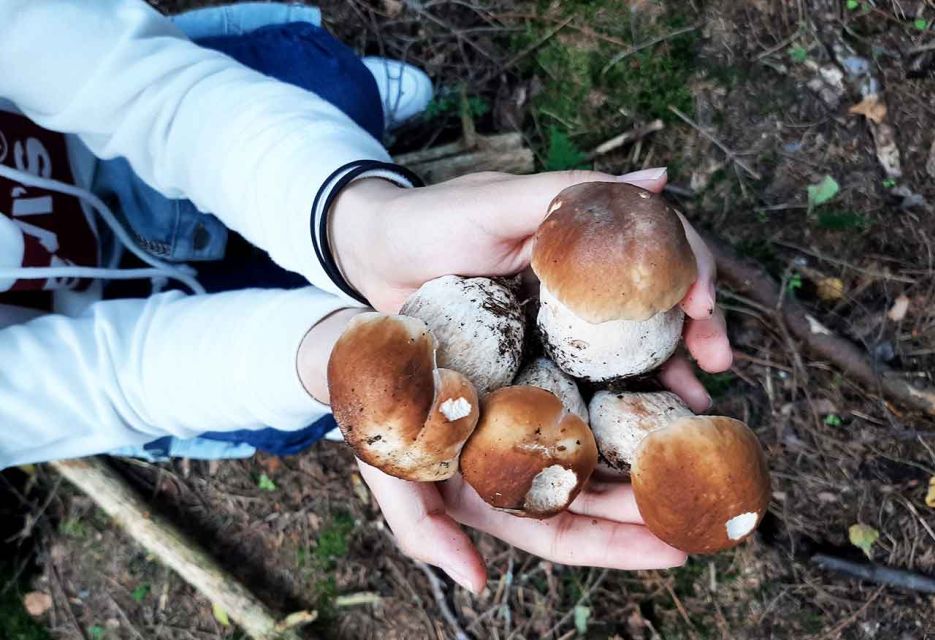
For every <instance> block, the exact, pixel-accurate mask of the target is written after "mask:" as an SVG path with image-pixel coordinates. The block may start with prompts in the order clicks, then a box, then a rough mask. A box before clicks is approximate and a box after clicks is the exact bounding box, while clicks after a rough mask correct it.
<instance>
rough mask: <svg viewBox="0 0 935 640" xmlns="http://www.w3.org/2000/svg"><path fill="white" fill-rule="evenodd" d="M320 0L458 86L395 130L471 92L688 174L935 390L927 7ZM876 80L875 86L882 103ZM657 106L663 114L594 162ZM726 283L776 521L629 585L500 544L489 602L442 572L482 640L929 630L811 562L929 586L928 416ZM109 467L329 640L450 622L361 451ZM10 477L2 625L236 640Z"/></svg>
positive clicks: (707, 203)
mask: <svg viewBox="0 0 935 640" xmlns="http://www.w3.org/2000/svg"><path fill="white" fill-rule="evenodd" d="M154 4H156V5H157V6H158V7H159V8H160V9H162V10H165V11H167V12H172V11H176V10H179V9H180V8H183V7H189V6H195V5H200V4H204V3H202V2H192V1H191V0H186V1H180V0H160V1H158V2H154ZM319 4H320V6H322V8H323V9H324V14H325V21H326V26H327V27H328V28H329V29H330V30H331V31H332V32H334V33H335V34H336V35H338V36H340V37H341V38H342V39H344V40H345V41H346V42H347V43H348V44H350V45H351V46H353V47H355V48H356V49H358V50H360V51H361V52H366V53H368V54H382V55H387V56H390V57H396V58H403V59H406V60H409V61H412V62H415V63H417V64H419V65H420V66H422V67H423V68H425V69H426V70H427V71H428V72H429V74H430V75H431V76H432V78H433V79H434V80H435V82H436V84H437V87H438V89H439V93H438V96H437V97H436V100H435V101H434V102H433V104H432V107H431V109H430V110H429V112H428V114H427V115H426V117H425V118H423V119H422V120H420V121H419V122H418V123H416V124H414V125H412V126H409V127H407V128H406V130H405V131H402V132H400V133H398V134H397V135H396V136H395V140H393V141H391V144H392V145H393V148H394V149H395V150H399V151H409V150H413V149H418V148H422V147H425V146H429V145H432V144H438V143H441V142H446V141H451V140H453V139H456V138H457V136H458V135H459V131H460V118H459V109H460V105H462V104H464V102H463V100H462V98H461V96H462V95H464V96H467V104H468V105H469V107H470V111H471V112H472V114H473V116H474V118H475V121H476V126H477V128H478V130H479V131H480V132H482V133H489V132H504V131H514V130H518V131H521V132H522V133H523V135H524V136H525V139H526V141H527V143H528V144H529V146H530V147H531V148H532V149H533V150H534V151H535V153H536V159H537V167H538V168H540V169H567V168H576V167H594V168H597V169H600V170H604V171H608V172H615V173H623V172H626V171H631V170H635V169H640V168H645V167H655V166H663V165H665V166H668V168H669V176H670V184H671V185H672V188H671V189H670V190H669V195H670V197H671V198H672V200H673V201H674V202H676V203H677V204H678V205H679V206H680V207H681V209H682V210H684V211H685V212H686V214H687V215H688V216H689V218H690V219H691V220H692V221H693V222H694V223H696V224H697V225H698V226H699V227H702V228H705V229H707V230H709V231H711V232H713V233H715V234H717V235H718V236H719V237H721V238H722V239H724V240H726V241H727V242H729V243H730V244H732V245H733V247H734V248H735V249H736V250H737V251H738V252H740V253H741V254H743V255H745V256H747V257H750V258H753V259H755V260H757V261H758V262H759V263H760V264H761V265H763V267H765V268H766V269H767V270H768V271H769V273H771V274H772V275H773V276H774V277H775V278H776V280H777V281H779V282H781V283H782V287H783V290H784V291H785V292H786V294H787V295H788V296H793V297H795V298H796V299H798V301H799V302H801V303H802V304H804V305H805V306H806V307H807V308H808V310H809V312H810V313H811V314H812V315H813V316H814V318H816V319H818V320H819V321H820V322H821V323H822V324H823V325H824V326H826V327H829V328H830V329H831V330H833V331H835V332H836V333H837V334H839V335H841V336H844V337H846V338H847V339H848V340H850V341H852V342H854V343H855V344H857V345H860V346H861V347H862V348H863V349H865V350H866V351H867V353H869V354H870V356H871V358H872V359H873V361H874V362H875V363H878V364H881V365H882V364H885V365H888V366H890V367H892V368H895V369H898V370H900V371H902V372H903V373H904V374H905V375H907V376H910V377H913V378H914V379H916V380H918V381H919V382H924V383H928V384H931V383H932V382H933V378H935V6H933V5H932V4H931V3H925V2H920V1H916V0H848V1H845V0H840V1H831V0H776V1H768V0H752V1H750V2H736V1H734V0H707V1H703V0H694V1H690V2H688V1H686V2H675V1H674V0H673V1H669V2H654V1H652V0H631V1H630V2H624V1H622V0H591V1H586V0H567V1H565V2H557V1H556V2H547V1H545V0H541V1H536V0H323V1H322V2H321V3H319ZM868 82H874V83H876V87H877V91H876V94H877V96H878V97H877V99H876V100H873V99H864V96H862V94H861V91H860V86H861V84H866V83H868ZM655 119H660V120H661V121H662V122H663V124H664V128H662V129H661V130H659V131H657V132H655V133H652V134H651V135H648V136H645V137H643V138H641V139H640V140H639V141H637V142H634V143H632V144H627V145H625V146H623V147H621V148H618V149H616V150H614V151H612V152H610V153H606V154H598V155H595V154H593V153H590V152H591V151H592V150H594V149H595V148H596V147H597V146H598V145H599V144H600V143H602V142H604V141H606V140H608V139H610V138H612V137H614V136H616V135H618V134H620V133H622V132H625V131H629V130H632V129H634V128H637V127H640V126H643V125H645V124H647V123H649V122H651V121H653V120H655ZM719 295H720V300H721V302H722V304H723V306H724V308H725V310H726V311H727V315H728V322H729V325H730V333H731V338H732V341H733V344H734V347H735V349H736V351H737V357H736V359H735V365H734V367H733V368H732V370H731V371H730V372H728V373H724V374H719V375H714V376H705V377H704V380H705V382H706V384H707V386H708V388H709V390H710V391H711V392H712V394H713V395H714V396H715V401H716V404H715V407H714V409H713V411H715V412H717V413H719V414H723V415H731V416H736V417H738V418H741V419H743V420H745V421H746V422H747V423H748V424H750V425H751V426H752V427H753V428H754V430H755V431H756V433H757V434H758V436H759V437H760V439H761V441H762V443H763V445H764V447H765V449H766V451H767V454H768V457H769V465H770V469H771V472H772V479H773V500H772V502H771V504H770V511H769V515H768V517H767V519H766V520H765V521H764V523H763V525H762V527H761V528H760V530H759V532H758V533H757V535H756V536H755V537H754V538H753V539H752V540H751V541H750V542H749V543H748V544H744V545H742V546H741V547H739V548H737V549H735V550H733V551H730V552H726V553H721V554H718V555H716V556H711V557H697V558H692V559H691V560H690V561H689V562H688V564H686V565H685V566H684V567H682V568H680V569H677V570H673V571H666V572H656V571H649V572H635V573H624V572H613V571H605V570H600V569H579V568H568V567H562V566H557V565H553V564H550V563H547V562H543V561H540V560H539V559H537V558H535V557H532V556H529V555H527V554H525V553H523V552H520V551H516V550H514V549H512V548H510V547H508V546H506V545H504V544H502V543H500V542H499V541H497V540H495V539H492V538H490V537H488V536H485V535H477V536H476V539H477V542H478V545H479V547H480V549H481V551H482V553H483V554H484V556H485V558H487V560H488V562H489V567H490V580H489V583H488V588H487V590H485V591H484V592H483V594H481V595H480V596H472V595H471V594H469V593H467V592H466V591H464V590H462V589H461V588H459V587H456V586H455V585H453V584H452V583H447V584H446V585H445V588H446V591H445V592H444V594H443V595H444V604H445V605H446V606H447V607H448V608H450V610H451V611H452V612H453V614H454V618H455V620H456V622H457V624H458V625H459V626H460V627H461V628H462V629H463V630H464V631H465V632H466V633H467V634H468V635H469V636H470V637H474V638H480V639H487V638H500V639H506V638H539V637H542V638H571V637H575V636H576V635H578V636H580V637H589V638H621V639H631V638H632V639H634V640H639V639H646V640H648V639H651V638H665V639H667V640H668V639H670V638H673V639H674V638H686V639H691V640H695V639H700V638H722V639H743V638H753V639H759V638H764V639H765V638H782V639H786V638H788V639H801V638H822V639H833V638H853V639H858V638H860V639H863V638H867V639H870V638H876V639H880V640H910V639H911V640H916V639H920V638H928V637H932V638H935V598H933V596H932V595H925V594H922V593H918V592H914V591H911V590H905V589H899V588H893V587H884V586H881V585H878V584H874V583H869V582H861V581H859V580H856V579H853V578H849V577H846V576H841V575H837V574H834V573H829V572H828V571H826V570H824V569H821V568H819V567H818V566H816V564H815V563H814V562H813V557H814V554H816V553H819V552H820V553H826V554H831V555H835V556H838V557H841V558H844V559H847V560H852V561H857V562H866V561H868V558H867V557H866V556H869V557H870V560H872V561H873V562H876V563H879V564H881V565H885V566H887V567H891V568H896V569H903V570H907V571H912V572H917V573H920V574H923V575H928V576H935V506H931V505H927V503H926V493H927V490H928V487H929V482H930V479H932V478H933V477H935V423H933V420H932V419H931V418H930V417H929V418H926V417H923V416H920V415H917V414H914V413H912V412H910V411H908V410H906V409H905V408H904V407H902V406H899V405H898V404H896V403H891V402H886V401H884V400H882V399H881V397H880V396H879V395H878V394H877V392H876V390H875V389H872V388H866V387H864V386H862V385H860V384H857V383H856V382H855V381H854V380H851V379H849V378H848V376H846V375H844V374H843V373H842V372H841V371H840V370H838V369H837V368H836V367H835V366H833V365H832V364H830V363H829V362H827V361H824V360H820V359H816V358H815V356H814V355H813V354H812V353H809V352H808V351H806V350H804V349H803V348H802V347H801V345H799V344H798V343H797V342H796V341H795V340H794V339H792V338H791V337H790V335H789V333H788V331H787V330H786V329H785V327H784V326H783V325H782V323H780V322H778V321H777V320H776V316H775V314H773V313H771V310H770V309H765V308H763V306H762V305H759V304H757V303H754V302H753V301H751V300H749V299H747V298H745V297H743V296H740V295H737V294H735V293H733V292H731V291H730V290H729V289H727V288H724V289H721V290H720V291H719ZM115 464H117V465H118V468H119V469H120V470H121V471H122V472H123V473H124V474H125V475H126V476H127V478H128V479H130V480H131V481H132V482H133V484H134V485H135V486H137V487H138V488H139V489H140V490H141V491H143V492H144V495H145V496H146V497H147V498H149V499H150V500H151V501H152V505H153V509H156V510H159V511H162V512H164V513H166V514H167V515H168V516H170V517H171V518H172V519H173V520H175V521H176V522H177V523H179V524H180V525H181V526H183V527H184V528H185V529H186V530H187V531H189V532H190V533H192V535H193V536H195V537H196V538H197V539H198V540H200V541H201V542H202V543H204V545H205V546H206V547H207V548H208V549H209V550H210V551H211V552H212V553H214V554H215V555H216V556H217V557H218V558H219V559H220V561H221V562H222V564H224V565H225V566H226V567H228V568H229V569H230V570H231V571H232V572H233V573H234V574H236V575H237V576H239V577H240V578H242V579H243V580H244V581H245V582H246V583H247V584H248V585H250V587H251V588H252V589H253V590H254V591H255V592H256V593H257V594H258V595H259V596H260V597H261V598H262V599H263V600H264V601H265V602H266V603H267V604H269V605H270V606H271V607H273V608H274V609H276V610H277V611H280V612H283V613H288V612H290V611H294V610H299V609H314V610H316V611H318V613H319V620H318V622H316V623H314V624H313V625H312V626H310V627H309V628H308V633H309V636H310V637H325V638H354V639H358V638H377V637H379V638H381V639H383V640H391V639H395V638H400V639H412V638H448V637H454V633H455V632H454V630H453V627H452V625H451V624H449V623H448V622H446V621H445V618H444V617H443V616H442V615H441V612H440V609H439V601H438V600H437V599H436V597H435V596H434V595H433V592H432V589H431V588H430V584H429V582H428V580H427V579H426V576H425V574H424V573H423V572H422V571H421V570H420V569H419V568H418V567H416V566H415V565H414V564H413V563H411V562H410V561H409V560H408V559H407V558H406V557H404V556H403V555H401V554H400V553H399V551H398V550H397V549H396V548H395V546H394V544H393V542H392V539H391V537H390V535H389V532H388V530H387V529H386V527H385V525H384V523H383V520H382V518H381V516H380V512H379V509H378V507H377V505H376V504H375V503H374V501H373V499H372V498H371V496H370V494H369V493H368V491H367V489H366V487H365V485H364V484H363V483H362V482H361V480H360V477H359V476H358V475H357V474H356V470H355V466H354V465H353V464H352V456H351V455H350V453H349V452H348V450H347V449H346V448H345V447H344V446H343V445H341V444H335V443H330V442H325V443H321V444H319V445H317V446H315V447H313V448H312V449H311V450H310V451H308V452H307V453H305V454H303V455H300V456H295V457H290V458H285V459H275V458H271V457H268V456H257V457H256V458H255V459H251V460H246V461H233V462H223V463H220V464H210V465H209V464H207V463H200V462H190V463H189V462H185V461H179V462H175V463H172V464H165V465H151V464H145V463H140V462H133V461H119V462H116V463H115ZM3 477H4V479H5V480H6V484H7V488H8V489H10V490H12V489H14V488H15V495H16V496H18V497H19V499H20V503H19V504H18V506H16V507H15V508H14V509H13V510H12V511H11V512H7V513H5V514H4V516H3V518H2V520H3V527H2V528H4V529H9V542H10V545H11V546H12V547H13V552H11V553H10V554H8V556H9V557H10V558H11V560H10V561H9V562H8V563H7V565H6V569H5V571H6V574H7V575H6V576H5V577H4V576H0V589H3V596H2V597H0V619H3V620H4V621H5V622H4V623H3V624H2V627H3V629H2V630H0V637H3V638H7V637H10V638H14V639H16V640H20V639H22V640H32V639H37V638H44V637H48V635H51V637H54V638H61V639H63V640H64V639H68V640H72V639H82V640H100V639H103V638H121V639H124V638H126V639H131V638H132V639H134V640H140V639H141V638H146V639H149V638H157V639H198V640H203V639H213V638H235V637H238V633H239V632H238V631H237V630H236V629H235V628H234V627H231V626H226V625H224V624H223V623H222V622H221V621H219V620H218V617H217V616H215V615H213V612H212V605H211V603H210V602H208V601H207V600H205V599H203V598H202V597H201V596H199V595H198V594H197V593H195V592H194V591H193V590H192V589H191V588H190V587H188V586H186V585H185V584H184V583H183V582H182V581H181V580H180V579H179V578H178V577H177V576H175V575H174V574H172V573H171V572H170V571H169V570H168V569H166V568H164V567H163V566H162V565H160V564H159V563H157V562H155V561H154V559H153V558H151V557H148V556H147V554H146V553H145V552H144V551H143V550H142V549H141V548H139V547H138V546H136V545H135V544H134V543H132V542H131V541H130V540H128V539H127V537H126V536H125V535H123V534H122V533H121V532H120V531H119V530H118V529H116V528H115V527H114V526H113V525H112V524H111V523H110V522H109V521H108V519H107V517H106V516H104V515H103V514H102V513H101V512H100V511H99V510H98V509H96V507H95V506H94V504H93V503H92V502H91V500H90V499H89V498H87V497H85V496H82V495H79V494H77V493H76V492H75V491H73V490H72V489H71V488H69V487H68V486H67V485H66V484H64V483H62V482H60V481H59V480H58V479H57V478H56V476H55V474H54V473H53V472H52V471H51V470H47V469H45V468H44V467H42V466H39V467H37V468H35V469H32V468H30V469H27V470H25V471H11V472H7V473H6V474H4V476H3ZM932 504H933V505H935V501H932ZM13 511H15V512H16V516H15V517H14V515H13V513H12V512H13ZM855 524H859V525H863V526H864V527H865V529H864V530H865V531H870V530H871V529H872V531H874V532H876V533H877V534H878V537H877V538H875V539H874V538H873V534H872V533H871V534H870V539H873V540H874V541H873V543H872V544H871V545H870V546H868V547H867V549H866V555H865V552H864V551H862V550H861V549H858V548H857V547H856V546H854V544H852V540H851V536H850V535H849V531H850V528H851V527H852V525H855ZM0 533H2V532H0ZM5 537H6V536H5ZM14 552H15V553H14ZM13 574H16V577H18V580H13V579H12V578H11V577H10V576H11V575H13ZM33 591H34V592H42V593H47V594H49V595H51V602H50V603H48V604H50V605H51V606H49V607H45V611H44V613H43V614H42V615H41V616H40V621H41V625H40V624H35V623H33V622H31V621H30V620H29V619H28V617H27V616H26V615H25V614H24V613H22V612H21V611H20V610H19V602H20V600H21V598H22V597H23V596H24V594H25V593H27V592H33ZM349 596H350V597H349ZM221 618H223V616H221ZM7 620H9V622H6V621H7ZM46 629H48V631H46ZM4 634H6V635H4ZM47 634H48V635H47Z"/></svg>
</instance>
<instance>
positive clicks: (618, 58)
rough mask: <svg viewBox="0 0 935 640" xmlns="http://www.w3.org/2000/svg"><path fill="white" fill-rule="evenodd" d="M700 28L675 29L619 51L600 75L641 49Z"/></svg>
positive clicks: (692, 26)
mask: <svg viewBox="0 0 935 640" xmlns="http://www.w3.org/2000/svg"><path fill="white" fill-rule="evenodd" d="M700 26H701V25H700V24H693V25H689V26H687V27H682V28H681V29H676V30H675V31H671V32H669V33H666V34H663V35H661V36H659V37H658V38H653V39H652V40H647V41H646V42H643V43H641V44H638V45H636V46H633V47H630V48H629V49H627V50H625V51H621V52H620V53H618V54H617V55H615V56H614V57H613V58H611V59H610V61H609V62H608V63H607V64H605V65H604V68H603V69H601V75H604V74H605V73H607V72H608V71H610V70H611V69H612V68H613V66H614V65H616V64H618V63H619V62H620V61H621V60H624V59H626V58H629V57H630V56H632V55H633V54H634V53H639V52H640V51H642V50H643V49H649V48H650V47H655V46H656V45H657V44H661V43H663V42H665V41H666V40H671V39H672V38H677V37H678V36H681V35H684V34H686V33H690V32H692V31H695V30H696V29H698V28H699V27H700Z"/></svg>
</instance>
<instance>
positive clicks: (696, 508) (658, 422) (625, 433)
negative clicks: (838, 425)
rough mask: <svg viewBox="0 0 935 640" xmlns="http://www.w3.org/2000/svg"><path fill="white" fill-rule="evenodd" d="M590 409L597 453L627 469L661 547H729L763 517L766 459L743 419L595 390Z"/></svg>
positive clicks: (656, 396) (660, 396) (648, 396)
mask: <svg viewBox="0 0 935 640" xmlns="http://www.w3.org/2000/svg"><path fill="white" fill-rule="evenodd" d="M590 410H591V427H592V429H593V430H594V433H595V438H596V440H597V442H598V447H599V448H600V450H601V453H602V455H603V456H604V457H605V458H607V459H608V460H615V461H616V464H617V465H630V478H631V481H632V483H633V494H634V496H635V497H636V504H637V507H639V510H640V515H641V516H642V517H643V520H644V521H645V522H646V526H647V527H649V530H650V531H652V532H653V533H654V534H655V535H656V536H657V537H658V538H659V539H661V540H662V541H664V542H666V543H667V544H669V545H671V546H673V547H675V548H676V549H681V550H682V551H685V552H687V553H714V552H717V551H721V550H723V549H729V548H730V547H733V546H736V545H738V544H740V543H741V542H742V541H743V540H745V539H746V538H747V537H749V535H750V534H751V533H752V532H753V530H754V529H756V527H757V525H758V524H759V523H760V520H762V518H763V516H764V515H765V514H766V507H767V505H768V503H769V496H770V480H769V472H768V470H767V466H766V456H765V455H764V454H763V449H762V448H761V447H760V443H759V440H757V438H756V435H755V434H754V433H753V431H751V430H750V428H749V427H747V425H745V424H744V423H743V422H740V421H739V420H734V419H732V418H724V417H720V416H694V415H692V414H691V412H690V411H689V410H688V409H687V408H686V407H685V406H684V405H682V404H681V402H680V401H679V400H678V398H676V397H675V396H674V395H673V394H671V393H622V394H615V393H610V392H608V391H601V392H598V393H597V394H595V395H594V397H593V398H592V399H591V405H590Z"/></svg>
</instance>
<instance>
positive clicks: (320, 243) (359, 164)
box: [309, 160, 425, 304]
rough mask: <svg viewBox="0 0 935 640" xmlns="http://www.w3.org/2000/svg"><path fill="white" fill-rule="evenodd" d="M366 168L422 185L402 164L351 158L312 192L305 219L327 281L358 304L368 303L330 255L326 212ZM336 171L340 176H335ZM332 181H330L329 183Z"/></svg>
mask: <svg viewBox="0 0 935 640" xmlns="http://www.w3.org/2000/svg"><path fill="white" fill-rule="evenodd" d="M368 171H387V172H392V173H395V174H397V175H398V176H399V177H401V178H403V179H405V180H408V181H409V182H410V183H411V184H412V186H414V187H422V186H425V183H424V182H423V181H422V179H421V178H420V177H419V176H417V175H416V174H415V173H413V172H412V171H410V170H409V169H407V168H405V167H401V166H399V165H396V164H392V163H389V162H378V161H377V160H355V161H353V162H348V163H347V164H345V165H344V166H342V167H339V168H338V169H335V171H334V172H333V173H332V174H331V175H330V176H328V179H327V180H325V182H324V184H323V185H322V188H321V189H319V190H318V193H317V194H316V195H315V201H314V202H313V203H312V212H311V218H310V220H309V230H310V231H311V235H312V245H313V246H314V247H315V255H317V256H318V261H319V262H320V263H321V266H322V268H323V269H324V270H325V273H326V274H328V277H329V278H331V281H332V282H334V284H335V285H336V286H337V287H338V288H339V289H340V290H341V291H343V292H344V293H345V294H347V295H348V296H350V297H352V298H354V299H355V300H357V301H358V302H360V303H362V304H369V302H368V301H367V299H366V298H364V297H363V296H362V295H361V294H360V293H359V292H358V291H357V290H355V289H354V287H352V286H351V284H350V283H349V282H348V281H347V280H346V279H345V278H344V276H343V275H342V274H341V270H340V269H339V268H338V263H337V262H336V261H335V259H334V253H333V252H332V251H331V246H330V243H329V242H328V216H329V215H330V212H331V205H333V204H334V201H335V199H336V198H337V197H338V194H340V193H341V190H342V189H344V187H346V186H347V185H348V184H349V183H350V182H351V181H353V180H354V179H355V178H358V177H359V176H360V175H361V174H364V173H367V172H368ZM341 174H344V175H341ZM339 175H340V176H341V177H340V178H337V176H339ZM335 178H337V180H335ZM332 182H333V183H334V184H333V186H332ZM329 187H330V188H329ZM325 190H328V196H327V198H325V202H324V206H323V207H322V211H321V219H320V220H319V221H318V228H317V229H316V228H315V214H316V212H317V211H318V203H319V201H320V200H321V194H322V192H324V191H325Z"/></svg>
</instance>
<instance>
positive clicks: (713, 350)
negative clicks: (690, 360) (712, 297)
mask: <svg viewBox="0 0 935 640" xmlns="http://www.w3.org/2000/svg"><path fill="white" fill-rule="evenodd" d="M682 335H683V337H684V339H685V346H686V347H688V351H689V353H691V354H692V357H694V358H695V361H696V362H697V363H698V366H699V367H701V368H702V369H703V370H705V371H707V372H708V373H720V372H721V371H727V370H728V369H730V366H731V364H732V363H733V362H734V354H733V352H731V348H730V340H729V339H728V338H727V323H726V322H725V321H724V314H723V313H722V312H721V310H720V309H718V308H717V307H715V310H714V315H712V316H711V317H709V318H703V319H691V318H689V319H688V320H686V321H685V329H684V330H683V332H682Z"/></svg>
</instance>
